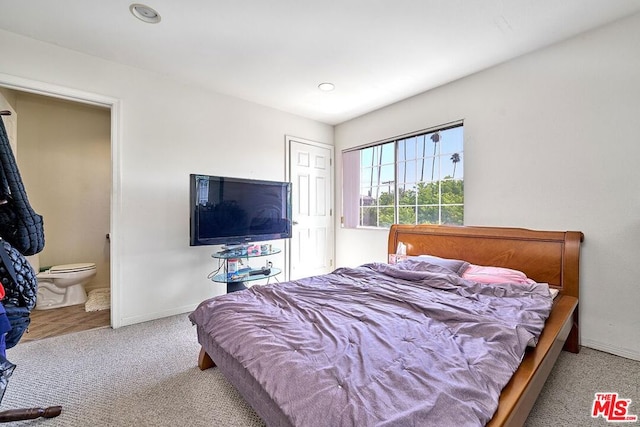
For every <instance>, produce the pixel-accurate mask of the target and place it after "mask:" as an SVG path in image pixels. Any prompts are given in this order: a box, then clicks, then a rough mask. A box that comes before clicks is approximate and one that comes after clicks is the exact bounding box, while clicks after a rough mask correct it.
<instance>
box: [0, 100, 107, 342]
mask: <svg viewBox="0 0 640 427" xmlns="http://www.w3.org/2000/svg"><path fill="white" fill-rule="evenodd" d="M0 95H2V96H3V97H4V98H5V100H6V101H8V102H9V103H10V104H11V106H12V107H13V109H14V111H15V112H16V121H17V150H16V151H17V152H16V158H17V162H18V167H19V169H20V173H21V175H22V180H23V182H24V184H25V188H26V190H27V194H28V197H29V201H30V203H31V205H32V206H33V208H34V210H35V211H36V212H38V213H39V214H41V215H43V217H44V224H45V248H44V249H43V251H42V252H41V253H39V254H38V257H39V264H40V266H41V267H42V268H46V267H48V266H52V265H60V264H76V263H95V264H96V275H95V277H94V278H93V280H92V281H91V282H89V283H88V284H87V285H86V286H85V287H86V291H87V292H88V293H89V294H90V295H92V293H93V292H92V291H95V290H98V291H99V293H100V294H101V296H104V293H105V292H104V291H105V289H109V290H110V289H111V277H110V274H111V273H110V272H111V268H110V263H111V260H110V239H109V237H110V236H109V230H110V214H111V206H110V204H111V203H110V197H111V183H112V180H111V176H112V175H111V110H110V108H109V107H106V106H100V105H91V104H87V103H82V102H76V101H71V100H66V99H60V98H55V97H51V96H46V95H40V94H34V93H29V92H23V91H19V90H13V89H7V88H1V87H0ZM108 301H109V300H108ZM108 305H109V304H108V303H107V306H108ZM93 308H95V307H93ZM101 308H102V309H101V310H98V311H86V310H85V307H84V304H82V306H79V305H78V306H67V307H62V308H55V309H49V310H33V311H32V315H31V319H32V321H31V326H30V328H29V330H30V332H29V334H25V336H24V338H23V339H24V340H25V341H28V340H31V339H39V338H45V337H49V336H55V335H59V334H62V333H68V332H74V331H77V330H84V329H90V328H94V327H104V326H109V325H110V324H111V316H110V310H109V308H108V307H107V308H104V307H101Z"/></svg>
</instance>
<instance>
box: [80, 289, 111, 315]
mask: <svg viewBox="0 0 640 427" xmlns="http://www.w3.org/2000/svg"><path fill="white" fill-rule="evenodd" d="M110 307H111V290H110V289H109V288H99V289H94V290H92V291H89V294H88V295H87V302H85V303H84V310H85V311H100V310H107V309H109V308H110Z"/></svg>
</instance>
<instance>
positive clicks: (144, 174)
mask: <svg viewBox="0 0 640 427" xmlns="http://www.w3.org/2000/svg"><path fill="white" fill-rule="evenodd" d="M0 52H2V54H3V58H2V61H0V85H3V84H5V85H7V82H9V83H10V84H11V85H13V86H15V85H16V81H17V82H19V84H20V85H22V84H23V83H24V84H25V85H27V86H28V85H31V82H35V83H34V84H35V86H36V87H41V86H44V87H47V88H48V87H49V86H51V87H53V88H58V87H60V88H63V89H65V90H66V89H69V90H70V91H71V92H73V91H80V92H81V93H83V94H84V93H89V94H96V95H99V96H98V98H100V97H105V98H108V99H116V100H118V102H119V103H118V106H119V116H118V117H116V119H117V120H116V121H118V122H119V123H118V126H119V127H118V129H117V133H116V134H114V135H112V137H113V141H112V143H113V144H114V146H115V150H116V156H115V158H114V159H113V161H114V164H115V173H116V174H117V176H116V177H115V181H116V183H117V185H116V186H115V187H114V189H113V193H112V203H113V204H114V206H115V211H114V212H113V215H112V217H113V218H112V221H113V223H112V255H113V256H112V258H111V260H112V263H115V264H116V266H115V269H116V270H113V271H112V272H113V273H115V274H113V275H112V290H113V291H114V292H113V293H114V296H113V298H115V299H116V301H115V303H114V306H113V309H112V323H113V324H114V326H123V325H127V324H133V323H137V322H141V321H145V320H151V319H155V318H159V317H164V316H168V315H172V314H177V313H184V312H188V311H190V310H192V309H193V308H194V307H195V306H196V305H197V304H198V303H199V302H201V301H202V300H203V299H205V298H208V297H211V296H214V295H218V294H222V293H224V287H223V285H220V284H213V283H212V282H211V281H210V280H208V279H207V278H206V276H207V274H208V273H209V272H210V271H211V270H212V268H213V260H212V259H211V257H210V254H211V252H212V249H211V248H208V247H189V243H188V242H189V241H188V233H189V209H188V179H189V173H203V174H212V175H231V176H242V177H248V178H260V179H284V177H285V143H284V141H285V135H295V136H299V137H302V138H306V139H310V140H315V141H320V142H325V143H329V144H332V143H333V128H332V127H331V126H328V125H325V124H321V123H318V122H315V121H312V120H308V119H304V118H300V117H297V116H293V115H290V114H286V113H283V112H280V111H277V110H274V109H270V108H266V107H262V106H259V105H256V104H252V103H248V102H245V101H242V100H238V99H235V98H231V97H227V96H223V95H219V94H216V93H212V92H208V91H206V90H203V89H201V88H197V87H193V86H190V85H188V84H183V83H181V82H179V81H175V80H172V79H170V78H167V77H165V76H162V75H159V74H154V73H150V72H145V71H141V70H138V69H135V68H131V67H126V66H122V65H118V64H115V63H112V62H108V61H103V60H100V59H97V58H95V57H91V56H87V55H83V54H79V53H77V52H73V51H70V50H66V49H61V48H59V47H57V46H53V45H50V44H46V43H41V42H38V41H35V40H32V39H29V38H25V37H22V36H18V35H15V34H12V33H9V32H6V31H0ZM56 90H57V89H56ZM114 228H115V229H114ZM114 316H115V318H113V317H114Z"/></svg>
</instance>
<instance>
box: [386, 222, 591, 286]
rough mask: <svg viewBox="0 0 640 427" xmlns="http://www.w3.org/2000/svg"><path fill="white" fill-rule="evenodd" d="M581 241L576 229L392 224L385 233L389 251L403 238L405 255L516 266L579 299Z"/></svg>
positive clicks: (530, 275)
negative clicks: (387, 232) (431, 256)
mask: <svg viewBox="0 0 640 427" xmlns="http://www.w3.org/2000/svg"><path fill="white" fill-rule="evenodd" d="M583 239H584V236H583V234H582V233H581V232H579V231H538V230H528V229H524V228H503V227H466V226H445V225H397V224H396V225H393V226H391V230H390V231H389V245H388V249H389V253H396V248H397V247H398V242H402V243H404V244H405V245H406V246H407V255H422V254H426V255H434V256H438V257H441V258H452V259H460V260H464V261H468V262H470V263H472V264H477V265H484V266H496V267H506V268H512V269H515V270H520V271H522V272H524V273H525V274H526V275H527V276H528V277H530V278H531V279H533V280H535V281H536V282H541V283H548V284H549V285H551V286H554V287H556V288H558V289H559V290H560V293H561V294H563V295H569V296H573V297H576V298H578V297H579V273H580V272H579V270H580V268H579V262H580V242H582V240H583Z"/></svg>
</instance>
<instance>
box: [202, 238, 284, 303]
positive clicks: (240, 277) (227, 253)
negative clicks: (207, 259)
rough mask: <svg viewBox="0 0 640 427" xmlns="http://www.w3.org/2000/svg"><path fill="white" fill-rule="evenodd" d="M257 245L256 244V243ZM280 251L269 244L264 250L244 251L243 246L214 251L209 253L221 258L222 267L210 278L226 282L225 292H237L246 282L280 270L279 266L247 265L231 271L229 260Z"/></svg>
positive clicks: (264, 255)
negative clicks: (255, 266) (220, 270)
mask: <svg viewBox="0 0 640 427" xmlns="http://www.w3.org/2000/svg"><path fill="white" fill-rule="evenodd" d="M256 246H257V245H256ZM279 253H280V249H277V248H272V247H271V245H269V247H268V249H267V250H265V251H254V252H251V251H245V250H244V248H241V249H240V251H238V250H237V249H234V250H222V251H219V252H214V253H213V254H211V256H212V257H213V258H216V259H219V260H223V262H224V266H223V267H224V268H223V271H222V272H221V273H218V274H216V275H214V276H213V277H212V278H211V280H212V281H214V282H217V283H226V284H227V293H230V292H237V291H242V290H245V289H247V285H246V283H247V282H252V281H255V280H262V279H268V278H269V277H274V276H277V275H278V274H280V273H282V270H281V269H279V268H275V267H273V266H270V267H269V268H266V269H265V268H264V267H262V268H251V267H249V266H248V264H249V263H248V262H247V263H246V264H247V265H244V266H242V268H237V269H234V271H233V272H230V270H229V261H230V260H248V259H249V258H259V257H266V256H270V255H276V254H279Z"/></svg>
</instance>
